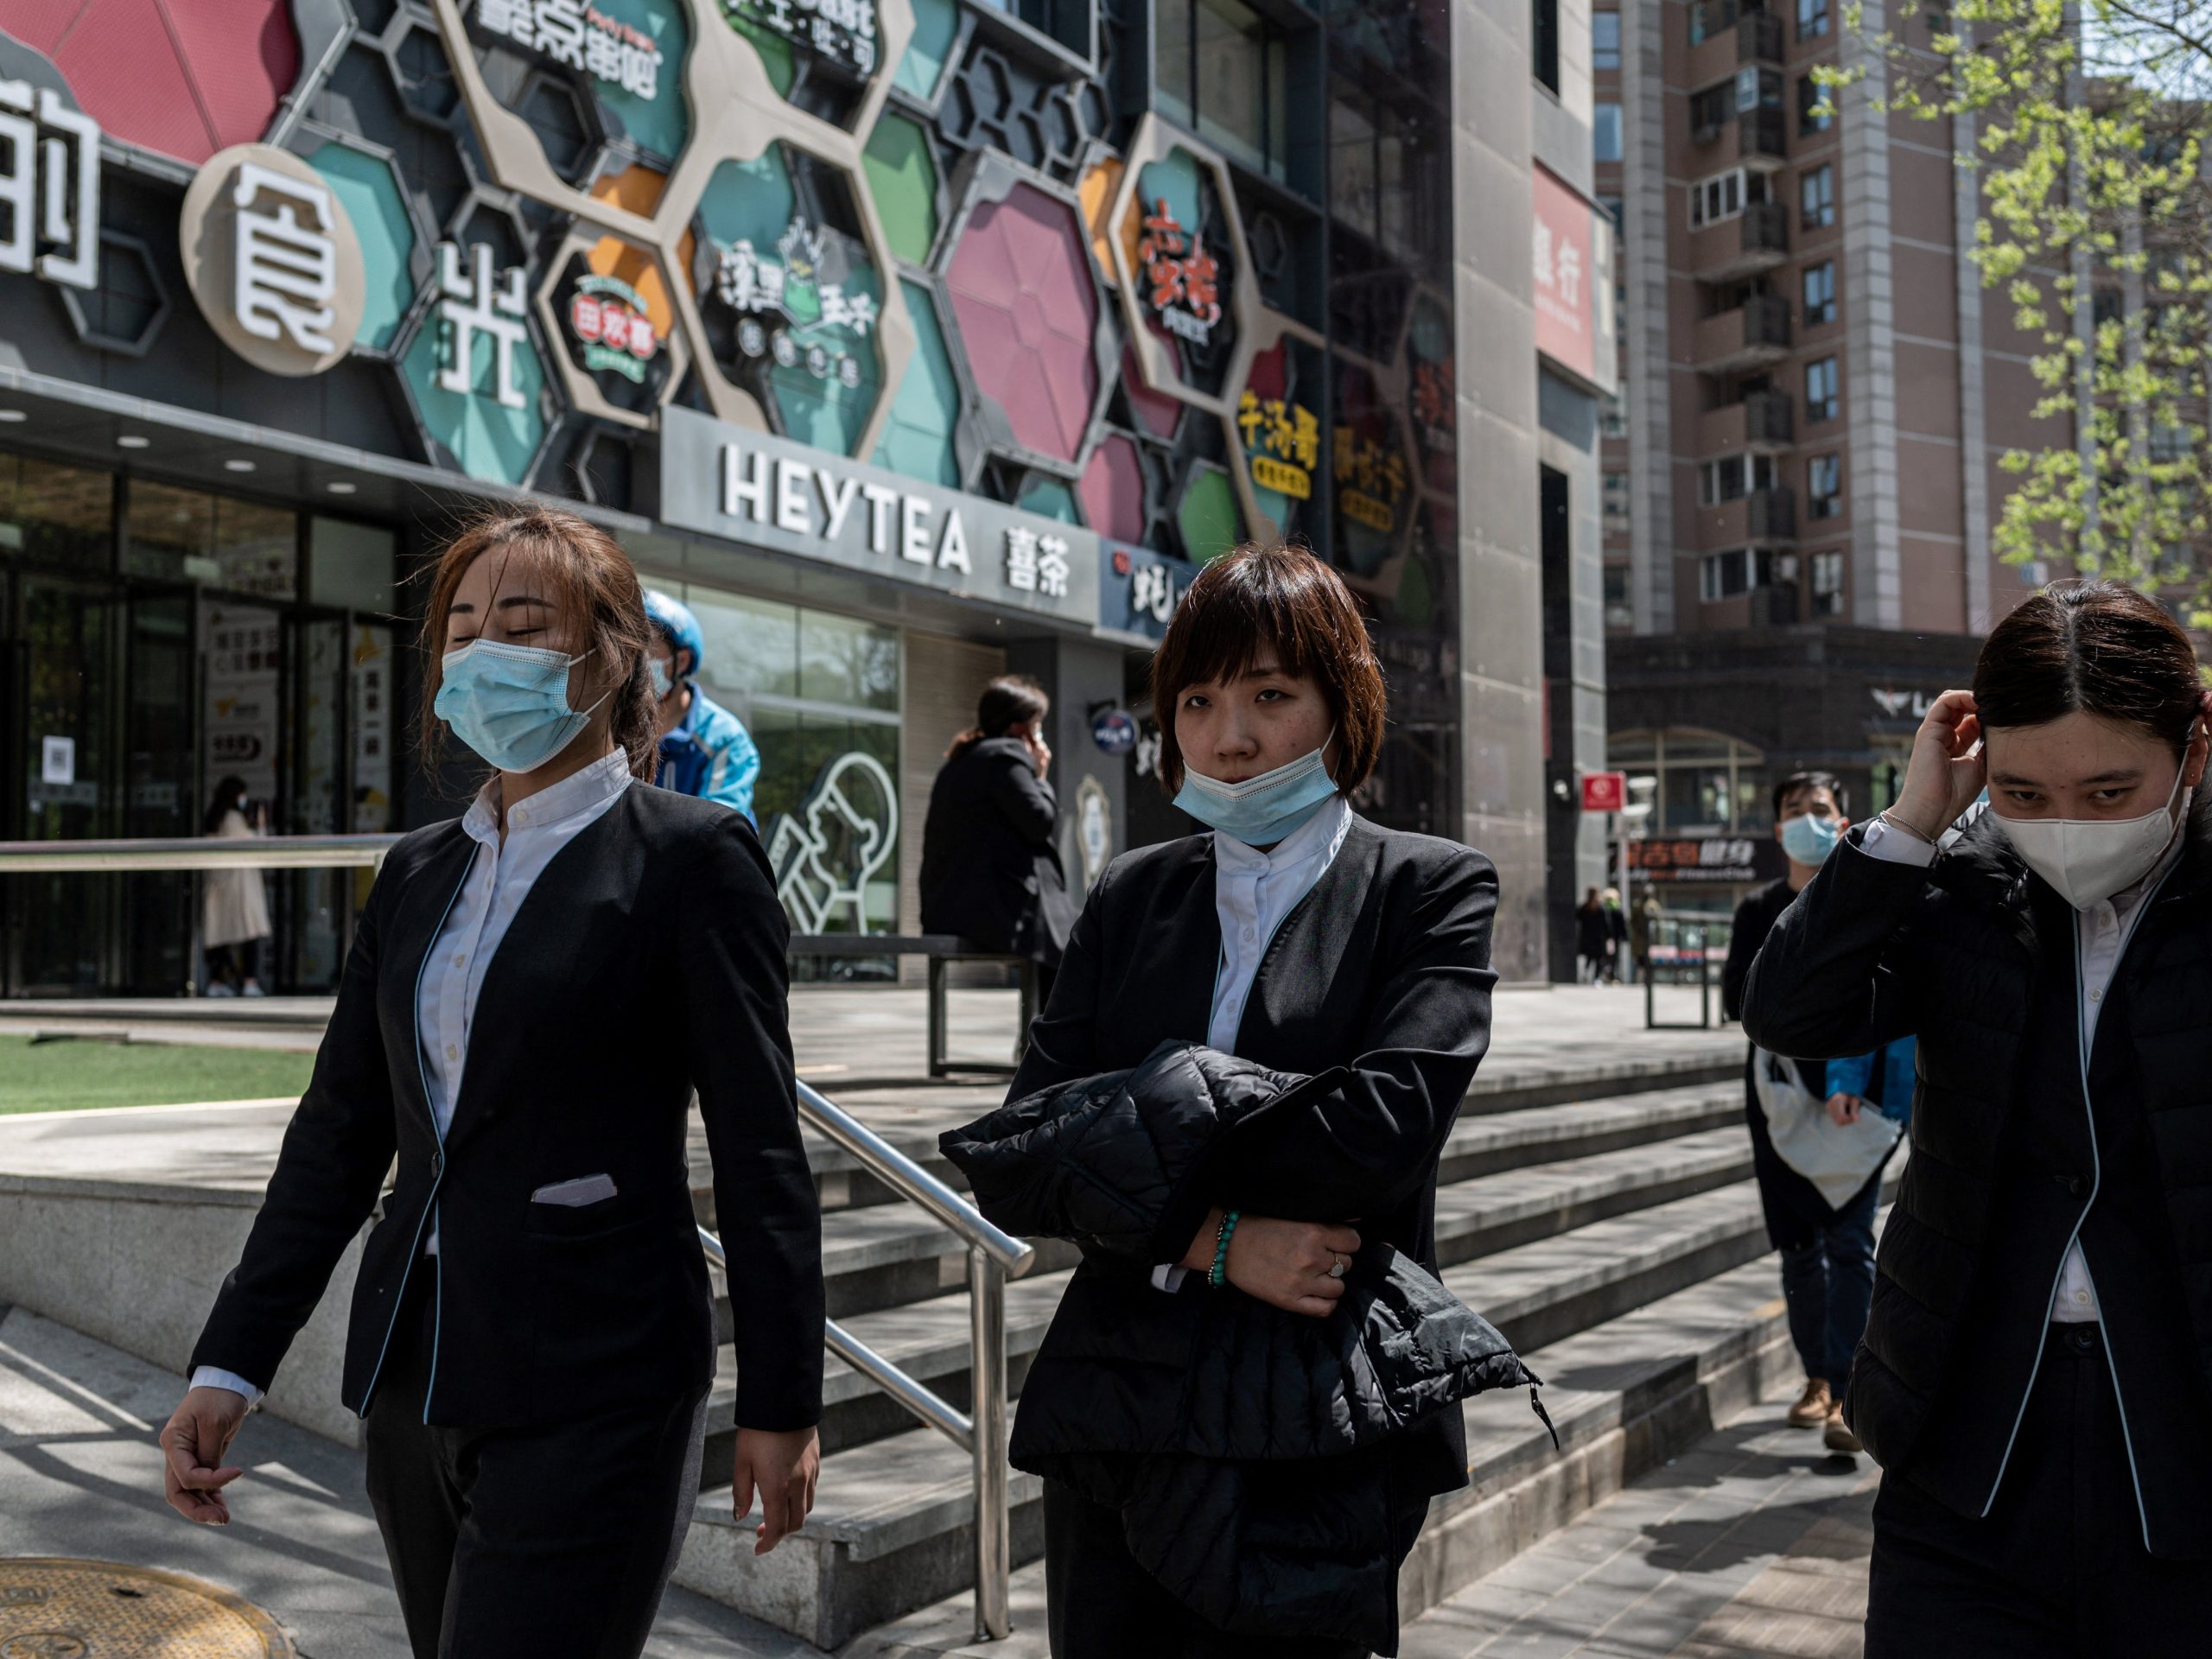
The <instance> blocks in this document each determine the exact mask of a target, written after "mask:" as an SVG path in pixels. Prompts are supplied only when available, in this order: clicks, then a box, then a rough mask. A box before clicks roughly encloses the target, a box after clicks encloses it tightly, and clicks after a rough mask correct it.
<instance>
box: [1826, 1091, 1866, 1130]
mask: <svg viewBox="0 0 2212 1659" xmlns="http://www.w3.org/2000/svg"><path fill="white" fill-rule="evenodd" d="M1865 1105H1866V1102H1865V1101H1863V1100H1861V1099H1859V1096H1856V1095H1843V1094H1836V1095H1830V1096H1828V1122H1831V1123H1833V1124H1834V1125H1835V1126H1836V1127H1837V1128H1841V1129H1847V1128H1850V1127H1851V1126H1852V1125H1853V1123H1856V1122H1858V1121H1859V1109H1860V1108H1861V1107H1863V1106H1865Z"/></svg>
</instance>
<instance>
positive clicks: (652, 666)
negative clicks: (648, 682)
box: [645, 657, 676, 702]
mask: <svg viewBox="0 0 2212 1659" xmlns="http://www.w3.org/2000/svg"><path fill="white" fill-rule="evenodd" d="M645 672H646V673H648V674H650V675H652V678H653V698H654V700H655V701H656V702H658V701H659V700H660V699H662V698H664V697H665V696H668V694H669V693H670V692H671V691H673V690H676V682H675V681H674V680H672V679H671V678H670V677H669V673H668V664H665V663H664V662H662V661H661V659H660V658H658V657H648V658H645Z"/></svg>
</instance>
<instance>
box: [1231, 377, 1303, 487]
mask: <svg viewBox="0 0 2212 1659" xmlns="http://www.w3.org/2000/svg"><path fill="white" fill-rule="evenodd" d="M1236 425H1237V429H1239V430H1240V431H1242V432H1243V435H1244V454H1245V455H1246V456H1247V457H1248V458H1249V460H1250V461H1251V463H1252V481H1253V483H1255V484H1256V485H1258V486H1260V487H1261V488H1262V489H1263V490H1275V491H1278V492H1280V493H1282V494H1284V495H1287V496H1290V497H1292V498H1293V499H1296V500H1300V501H1304V500H1307V499H1310V498H1311V497H1312V496H1313V469H1314V467H1317V466H1319V464H1320V461H1321V423H1320V422H1319V421H1318V420H1316V419H1315V418H1314V417H1313V410H1310V409H1307V408H1306V407H1304V406H1303V405H1302V404H1290V403H1286V402H1285V401H1284V400H1283V399H1281V398H1280V397H1259V396H1258V395H1257V394H1256V393H1255V392H1253V391H1250V390H1249V389H1248V390H1247V391H1245V393H1244V395H1243V397H1241V398H1239V399H1238V400H1237V404H1236Z"/></svg>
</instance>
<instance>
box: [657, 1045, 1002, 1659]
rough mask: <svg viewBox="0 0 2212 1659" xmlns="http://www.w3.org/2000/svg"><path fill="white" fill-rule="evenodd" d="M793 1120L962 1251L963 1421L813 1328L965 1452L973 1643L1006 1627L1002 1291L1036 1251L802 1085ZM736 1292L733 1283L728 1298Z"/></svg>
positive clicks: (714, 1255) (895, 1373)
mask: <svg viewBox="0 0 2212 1659" xmlns="http://www.w3.org/2000/svg"><path fill="white" fill-rule="evenodd" d="M798 1114H799V1117H800V1119H801V1120H802V1121H803V1122H805V1123H806V1125H807V1126H808V1127H809V1128H812V1129H814V1130H816V1131H817V1133H819V1134H821V1135H823V1136H825V1137H826V1138H828V1139H829V1140H831V1141H835V1142H836V1144H837V1145H839V1146H841V1147H843V1148H844V1149H845V1150H846V1151H847V1152H849V1153H850V1154H852V1155H853V1156H854V1157H855V1158H856V1159H858V1160H860V1162H861V1165H862V1166H864V1167H865V1168H866V1169H867V1170H868V1173H870V1174H872V1175H874V1177H875V1178H876V1179H878V1180H880V1181H881V1182H882V1183H883V1184H884V1185H887V1186H888V1187H890V1188H891V1189H892V1190H893V1192H897V1193H898V1194H899V1196H900V1197H901V1198H907V1199H910V1200H912V1202H913V1203H915V1204H918V1205H921V1207H922V1208H923V1209H925V1210H926V1211H929V1212H930V1214H931V1216H932V1217H935V1218H936V1219H937V1220H938V1221H939V1222H942V1223H943V1224H944V1225H945V1226H947V1227H949V1228H950V1229H951V1230H953V1232H955V1233H956V1234H957V1235H958V1236H960V1238H961V1239H962V1240H963V1241H964V1242H965V1243H966V1244H967V1246H968V1339H969V1381H970V1384H971V1387H970V1389H969V1392H970V1394H971V1395H973V1397H974V1401H975V1407H976V1410H975V1415H974V1416H972V1417H971V1416H969V1414H967V1413H965V1412H963V1411H962V1410H960V1409H959V1408H957V1406H954V1405H953V1404H952V1403H951V1402H949V1401H947V1400H945V1399H944V1398H942V1397H941V1396H940V1395H938V1394H936V1393H935V1392H933V1391H932V1390H931V1389H929V1388H928V1387H927V1386H926V1385H925V1384H924V1383H921V1382H919V1381H918V1380H917V1379H916V1378H914V1377H912V1376H909V1375H907V1373H906V1372H905V1371H903V1370H899V1367H898V1366H897V1365H895V1364H893V1363H892V1362H891V1361H889V1360H887V1359H886V1358H884V1357H883V1356H882V1355H880V1354H879V1353H877V1352H876V1351H875V1350H874V1349H873V1348H871V1347H869V1346H868V1344H866V1343H864V1342H862V1341H861V1339H860V1338H858V1337H855V1335H853V1333H852V1332H849V1331H848V1330H846V1329H845V1328H844V1327H843V1326H842V1325H839V1324H838V1323H837V1321H836V1320H835V1319H823V1321H822V1342H823V1346H824V1347H826V1348H828V1349H829V1351H830V1352H831V1353H833V1354H835V1355H836V1356H837V1357H838V1358H840V1359H842V1360H843V1361H844V1362H845V1363H846V1364H848V1365H849V1366H851V1367H852V1368H853V1369H854V1370H856V1371H858V1372H859V1373H860V1374H861V1376H865V1377H867V1378H868V1380H869V1381H870V1382H871V1383H874V1384H875V1385H876V1386H877V1387H878V1388H880V1389H882V1390H883V1391H884V1393H885V1394H887V1395H889V1396H890V1397H891V1399H892V1400H893V1402H895V1403H896V1404H898V1405H899V1406H902V1407H904V1408H906V1410H907V1411H909V1412H912V1414H914V1415H915V1416H916V1417H918V1418H919V1419H921V1421H923V1422H924V1423H926V1424H927V1425H928V1426H929V1427H931V1428H934V1429H936V1430H937V1431H938V1433H941V1434H943V1435H944V1436H945V1438H946V1439H948V1440H950V1441H951V1442H952V1443H953V1444H954V1445H955V1446H959V1447H960V1448H961V1449H962V1450H963V1451H964V1452H967V1453H968V1455H969V1460H970V1463H971V1465H972V1466H973V1468H974V1470H975V1482H976V1640H977V1641H979V1642H982V1641H988V1640H994V1639H996V1638H998V1637H1004V1636H1006V1635H1007V1634H1008V1633H1009V1632H1010V1631H1011V1630H1012V1629H1013V1625H1012V1624H1011V1622H1010V1618H1009V1611H1008V1610H1009V1594H1008V1583H1007V1581H1008V1580H1009V1579H1010V1577H1011V1576H1012V1573H1013V1570H1014V1560H1013V1545H1012V1535H1011V1522H1012V1517H1011V1516H1010V1514H1009V1508H1010V1499H1011V1493H1010V1491H1009V1482H1008V1478H1007V1462H1006V1395H1007V1389H1006V1383H1007V1376H1006V1286H1007V1280H1009V1279H1019V1278H1020V1276H1021V1275H1022V1274H1025V1273H1027V1272H1028V1270H1029V1268H1031V1266H1032V1265H1033V1263H1034V1262H1036V1260H1037V1252H1036V1251H1035V1250H1034V1249H1032V1248H1031V1247H1030V1246H1029V1245H1027V1244H1025V1243H1022V1242H1021V1240H1020V1239H1018V1238H1016V1237H1014V1236H1013V1235H1012V1234H1011V1233H1007V1232H1004V1231H1001V1230H1000V1229H999V1228H997V1227H995V1226H993V1225H992V1224H990V1223H989V1222H988V1221H987V1220H985V1219H984V1217H983V1216H982V1212H981V1211H978V1210H977V1209H976V1207H975V1205H971V1204H969V1202H968V1201H967V1199H965V1198H962V1197H961V1196H960V1195H959V1194H958V1193H957V1192H954V1191H953V1190H952V1189H951V1188H950V1187H949V1186H947V1185H945V1184H944V1182H943V1181H941V1180H939V1179H938V1178H937V1177H936V1176H934V1175H932V1174H931V1173H929V1171H927V1170H926V1169H925V1168H923V1167H922V1166H921V1165H919V1164H918V1163H916V1162H915V1161H914V1160H912V1158H909V1157H908V1156H907V1155H906V1154H905V1153H903V1152H901V1151H899V1148H898V1147H894V1146H893V1145H892V1144H891V1143H890V1142H889V1141H886V1140H885V1139H884V1138H883V1137H882V1136H881V1135H878V1134H877V1133H876V1132H875V1131H874V1129H871V1128H868V1125H867V1124H865V1123H863V1122H861V1121H860V1120H859V1119H858V1118H856V1117H855V1116H853V1115H852V1114H851V1113H850V1112H848V1111H847V1110H846V1109H844V1108H843V1107H842V1106H840V1105H838V1104H837V1103H836V1101H834V1100H831V1099H830V1098H829V1096H827V1095H824V1094H823V1093H822V1091H821V1090H818V1089H816V1088H814V1087H813V1086H812V1085H811V1084H806V1083H801V1084H798ZM699 1243H700V1246H701V1248H702V1249H704V1250H705V1251H706V1252H707V1255H709V1257H710V1258H711V1259H712V1260H713V1261H714V1262H715V1265H717V1266H718V1267H720V1268H721V1269H722V1273H723V1276H724V1278H726V1279H727V1278H728V1274H729V1253H728V1251H727V1250H725V1249H723V1248H722V1242H721V1239H719V1238H717V1237H716V1236H715V1235H714V1234H713V1233H711V1232H709V1231H708V1230H706V1229H705V1228H704V1227H702V1228H700V1229H699ZM736 1294H737V1287H736V1286H735V1285H734V1284H733V1285H732V1286H731V1287H730V1295H731V1296H732V1298H733V1299H734V1297H735V1296H736Z"/></svg>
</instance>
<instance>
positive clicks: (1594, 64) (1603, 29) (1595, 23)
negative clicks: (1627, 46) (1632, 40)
mask: <svg viewBox="0 0 2212 1659" xmlns="http://www.w3.org/2000/svg"><path fill="white" fill-rule="evenodd" d="M1590 67H1591V70H1592V73H1598V74H1603V73H1605V72H1606V71H1607V70H1612V71H1614V72H1615V73H1618V71H1619V69H1620V67H1621V15H1620V13H1618V11H1593V12H1592V13H1591V14H1590Z"/></svg>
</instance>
